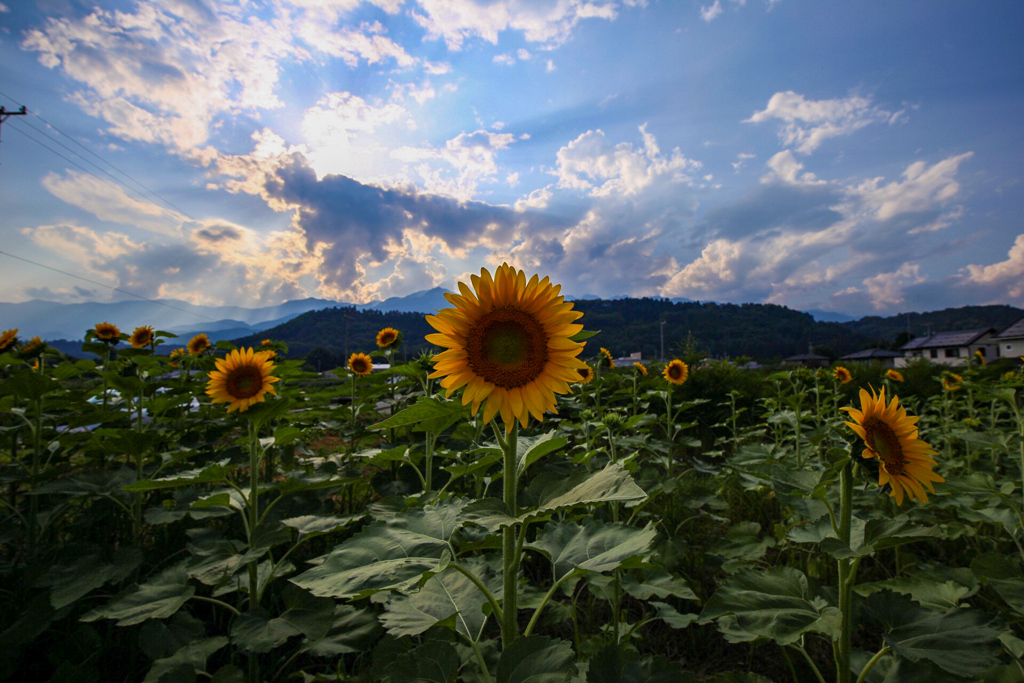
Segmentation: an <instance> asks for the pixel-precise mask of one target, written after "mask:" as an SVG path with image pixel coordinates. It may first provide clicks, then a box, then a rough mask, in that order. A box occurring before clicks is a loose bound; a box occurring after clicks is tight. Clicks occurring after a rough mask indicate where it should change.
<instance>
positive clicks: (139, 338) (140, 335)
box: [128, 325, 153, 349]
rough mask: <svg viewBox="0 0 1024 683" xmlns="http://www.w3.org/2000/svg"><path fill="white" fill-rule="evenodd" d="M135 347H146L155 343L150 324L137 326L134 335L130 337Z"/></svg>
mask: <svg viewBox="0 0 1024 683" xmlns="http://www.w3.org/2000/svg"><path fill="white" fill-rule="evenodd" d="M128 341H129V342H130V343H131V345H132V348H133V349H144V348H146V347H147V346H149V345H150V344H152V343H153V328H152V327H150V326H149V325H142V326H141V327H136V328H135V330H134V331H133V332H132V336H130V337H128Z"/></svg>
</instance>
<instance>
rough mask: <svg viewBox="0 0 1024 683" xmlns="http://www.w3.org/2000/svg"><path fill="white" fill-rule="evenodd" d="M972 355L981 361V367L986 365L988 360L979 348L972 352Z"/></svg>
mask: <svg viewBox="0 0 1024 683" xmlns="http://www.w3.org/2000/svg"><path fill="white" fill-rule="evenodd" d="M974 357H975V358H977V359H978V362H979V363H981V366H982V367H985V366H986V365H988V361H986V360H985V354H983V353H982V352H981V349H978V350H977V351H975V352H974Z"/></svg>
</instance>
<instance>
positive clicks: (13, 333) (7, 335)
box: [0, 327, 18, 353]
mask: <svg viewBox="0 0 1024 683" xmlns="http://www.w3.org/2000/svg"><path fill="white" fill-rule="evenodd" d="M17 343H18V328H17V327H15V328H14V329H11V330H4V332H3V334H0V353H3V352H4V351H6V350H7V349H9V348H11V347H12V346H14V345H15V344H17Z"/></svg>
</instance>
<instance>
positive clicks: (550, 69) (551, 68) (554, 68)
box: [544, 59, 558, 73]
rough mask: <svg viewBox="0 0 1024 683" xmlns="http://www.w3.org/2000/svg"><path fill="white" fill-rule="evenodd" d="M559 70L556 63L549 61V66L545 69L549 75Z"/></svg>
mask: <svg viewBox="0 0 1024 683" xmlns="http://www.w3.org/2000/svg"><path fill="white" fill-rule="evenodd" d="M557 68H558V67H556V66H555V62H554V61H553V60H551V59H549V60H548V63H547V65H546V66H545V67H544V70H545V71H547V72H548V73H551V72H552V71H555V70H556V69H557Z"/></svg>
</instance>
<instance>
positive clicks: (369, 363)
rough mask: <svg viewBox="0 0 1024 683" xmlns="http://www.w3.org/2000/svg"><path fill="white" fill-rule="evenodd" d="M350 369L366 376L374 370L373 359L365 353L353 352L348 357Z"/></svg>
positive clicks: (354, 372) (356, 373) (361, 375)
mask: <svg viewBox="0 0 1024 683" xmlns="http://www.w3.org/2000/svg"><path fill="white" fill-rule="evenodd" d="M348 369H349V370H351V371H352V373H353V374H355V375H359V376H360V377H366V376H367V375H369V374H370V373H371V372H373V360H372V359H371V358H370V357H369V356H367V355H366V354H365V353H353V354H352V355H351V356H349V357H348Z"/></svg>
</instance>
